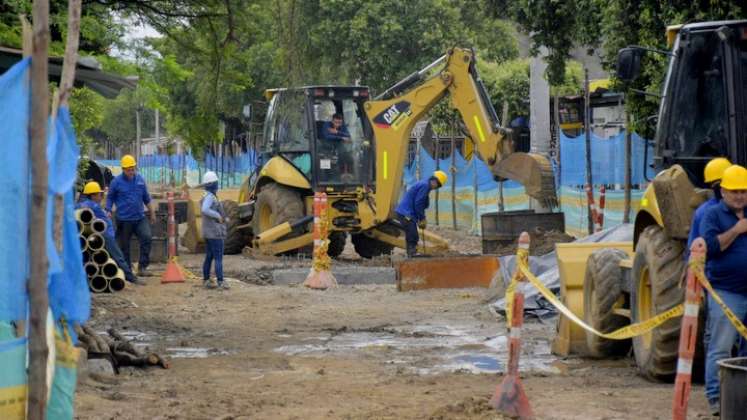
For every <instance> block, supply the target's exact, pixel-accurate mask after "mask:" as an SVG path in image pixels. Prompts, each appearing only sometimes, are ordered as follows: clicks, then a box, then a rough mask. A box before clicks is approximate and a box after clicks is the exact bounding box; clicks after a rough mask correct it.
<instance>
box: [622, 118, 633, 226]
mask: <svg viewBox="0 0 747 420" xmlns="http://www.w3.org/2000/svg"><path fill="white" fill-rule="evenodd" d="M632 137H633V133H631V131H630V114H628V112H627V111H626V112H625V198H624V204H623V223H630V188H631V178H632V171H633V170H632V168H631V161H630V160H631V155H632V150H631V149H632V145H631V143H632V140H633V139H632Z"/></svg>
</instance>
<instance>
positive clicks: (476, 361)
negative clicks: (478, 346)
mask: <svg viewBox="0 0 747 420" xmlns="http://www.w3.org/2000/svg"><path fill="white" fill-rule="evenodd" d="M454 361H455V362H458V363H467V364H469V365H470V366H472V367H474V368H475V369H477V370H479V371H480V372H485V373H498V372H500V371H501V370H502V369H503V363H501V362H499V361H498V359H496V358H495V357H491V356H486V355H482V354H478V355H471V354H470V355H465V356H458V357H455V358H454Z"/></svg>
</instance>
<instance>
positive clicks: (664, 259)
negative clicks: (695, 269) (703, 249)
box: [630, 225, 702, 381]
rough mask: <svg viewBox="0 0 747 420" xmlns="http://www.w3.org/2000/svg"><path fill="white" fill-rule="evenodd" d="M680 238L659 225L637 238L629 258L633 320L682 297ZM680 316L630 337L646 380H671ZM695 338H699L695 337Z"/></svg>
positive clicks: (639, 320)
mask: <svg viewBox="0 0 747 420" xmlns="http://www.w3.org/2000/svg"><path fill="white" fill-rule="evenodd" d="M683 245H684V244H683V242H682V241H678V240H674V239H671V238H669V237H668V236H667V234H666V233H665V232H664V229H663V228H662V227H661V226H658V225H653V226H649V227H647V228H646V229H645V230H644V231H643V232H642V233H641V236H640V237H639V238H638V244H637V246H636V253H635V258H634V260H633V272H632V275H633V284H632V290H631V296H630V297H631V299H630V308H631V315H632V318H633V322H634V323H637V322H642V321H645V320H647V319H649V318H651V317H653V316H655V315H656V314H660V313H662V312H664V311H667V310H669V309H671V308H673V307H675V306H677V305H679V304H680V303H682V301H683V300H684V296H685V295H684V292H685V289H684V288H682V287H680V282H681V280H682V275H683V273H684V270H685V260H684V258H683V252H684V246H683ZM680 323H681V318H674V319H670V320H668V321H666V322H664V323H663V324H662V325H660V326H659V327H657V328H656V329H654V330H653V331H651V332H649V333H647V334H643V335H640V336H637V337H634V338H633V350H634V354H635V361H636V364H637V365H638V369H639V370H640V372H641V374H642V375H643V376H645V377H647V378H649V379H653V380H659V381H671V380H672V379H673V378H674V376H675V374H676V368H677V350H678V347H679V334H680ZM698 341H702V340H700V339H698Z"/></svg>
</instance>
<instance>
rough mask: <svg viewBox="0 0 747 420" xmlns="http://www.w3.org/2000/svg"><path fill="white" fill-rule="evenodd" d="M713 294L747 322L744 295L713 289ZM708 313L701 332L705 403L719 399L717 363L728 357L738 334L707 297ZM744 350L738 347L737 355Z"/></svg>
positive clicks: (746, 298) (741, 346)
mask: <svg viewBox="0 0 747 420" xmlns="http://www.w3.org/2000/svg"><path fill="white" fill-rule="evenodd" d="M716 293H718V295H719V296H720V297H721V299H722V300H723V301H724V303H725V304H726V306H728V307H729V309H731V310H732V312H734V315H736V316H737V318H739V319H741V320H742V322H745V321H747V295H743V294H739V293H734V292H728V291H725V290H716ZM707 310H708V320H707V321H706V330H705V333H704V338H705V342H706V367H705V393H706V398H708V402H710V403H714V402H717V401H718V400H719V395H720V392H721V389H720V385H721V384H720V382H719V376H718V371H719V366H718V363H717V362H718V361H719V360H721V359H727V358H729V357H731V349H732V347H734V344H735V343H736V342H737V337H738V335H739V334H738V333H737V330H736V329H735V328H734V326H733V325H731V322H729V319H728V318H726V315H724V312H723V311H722V310H721V307H720V306H719V305H718V303H716V301H715V300H713V297H711V295H710V294H709V295H708V308H707ZM744 347H745V346H743V345H740V353H741V352H742V351H744V350H745V349H744Z"/></svg>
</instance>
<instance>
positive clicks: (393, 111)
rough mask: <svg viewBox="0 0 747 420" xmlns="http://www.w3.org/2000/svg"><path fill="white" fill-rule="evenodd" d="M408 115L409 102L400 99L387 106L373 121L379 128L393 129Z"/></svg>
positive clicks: (409, 112)
mask: <svg viewBox="0 0 747 420" xmlns="http://www.w3.org/2000/svg"><path fill="white" fill-rule="evenodd" d="M410 115H412V111H411V110H410V103H409V102H407V101H400V102H397V103H396V104H394V105H392V106H390V107H389V108H387V110H386V111H383V112H381V113H380V114H379V115H377V116H376V117H375V118H374V120H373V121H374V124H376V126H377V127H379V128H389V127H391V128H393V129H394V130H397V129H398V128H399V126H400V125H402V123H403V122H405V121H406V120H407V119H408V118H409V117H410Z"/></svg>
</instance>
